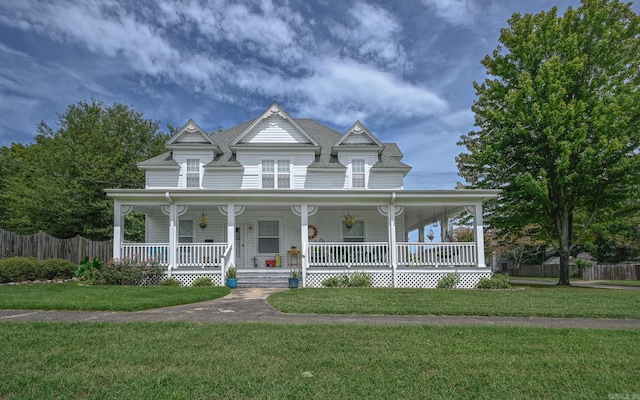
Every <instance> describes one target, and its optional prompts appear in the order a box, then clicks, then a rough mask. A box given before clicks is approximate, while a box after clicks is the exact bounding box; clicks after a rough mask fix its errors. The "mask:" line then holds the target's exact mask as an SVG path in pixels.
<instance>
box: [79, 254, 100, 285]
mask: <svg viewBox="0 0 640 400" xmlns="http://www.w3.org/2000/svg"><path fill="white" fill-rule="evenodd" d="M102 267H103V265H102V263H101V262H100V260H98V257H93V259H92V260H89V256H85V258H84V259H83V260H82V262H81V263H80V264H78V265H76V268H75V271H74V274H75V276H76V277H77V278H78V279H79V280H80V281H81V282H84V283H86V284H91V285H92V284H94V283H95V281H96V279H97V278H98V276H99V274H100V270H101V269H102Z"/></svg>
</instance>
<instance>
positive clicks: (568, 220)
mask: <svg viewBox="0 0 640 400" xmlns="http://www.w3.org/2000/svg"><path fill="white" fill-rule="evenodd" d="M559 222H560V223H559V227H560V229H559V231H560V232H559V235H558V236H559V238H560V243H559V244H560V267H559V269H558V285H570V283H569V271H570V270H571V266H570V262H571V250H570V249H571V244H570V242H571V239H572V236H573V235H572V234H573V232H572V229H573V214H572V213H571V212H567V213H565V214H563V215H562V218H561V220H560V221H559Z"/></svg>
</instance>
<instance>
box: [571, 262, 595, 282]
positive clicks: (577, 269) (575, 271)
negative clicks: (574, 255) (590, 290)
mask: <svg viewBox="0 0 640 400" xmlns="http://www.w3.org/2000/svg"><path fill="white" fill-rule="evenodd" d="M590 266H591V263H590V262H589V261H586V260H583V259H581V258H578V259H576V260H575V261H574V263H573V264H570V265H569V274H570V275H571V277H572V278H579V277H581V276H582V270H583V269H584V268H587V267H590Z"/></svg>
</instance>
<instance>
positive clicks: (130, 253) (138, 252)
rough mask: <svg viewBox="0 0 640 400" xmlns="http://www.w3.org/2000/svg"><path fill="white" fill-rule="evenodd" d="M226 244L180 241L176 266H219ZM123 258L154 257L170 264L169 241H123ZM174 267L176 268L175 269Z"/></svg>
mask: <svg viewBox="0 0 640 400" xmlns="http://www.w3.org/2000/svg"><path fill="white" fill-rule="evenodd" d="M225 248H226V244H209V243H180V244H178V248H177V253H176V257H177V260H176V264H177V265H176V267H175V268H184V267H197V268H205V267H219V266H220V265H221V263H222V255H223V253H224V250H225ZM120 257H121V258H140V259H143V260H144V259H154V260H156V261H157V262H158V263H159V264H160V265H161V266H163V267H167V266H169V243H123V244H122V250H121V255H120ZM175 268H174V269H175Z"/></svg>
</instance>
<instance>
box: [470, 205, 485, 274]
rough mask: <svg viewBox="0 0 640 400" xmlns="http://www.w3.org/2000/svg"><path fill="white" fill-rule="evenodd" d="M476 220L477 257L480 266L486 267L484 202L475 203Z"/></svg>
mask: <svg viewBox="0 0 640 400" xmlns="http://www.w3.org/2000/svg"><path fill="white" fill-rule="evenodd" d="M473 221H474V224H473V225H474V232H473V233H474V236H475V240H476V257H477V263H478V268H486V266H487V265H486V264H485V261H484V234H483V231H484V221H483V219H482V203H476V204H475V215H474V217H473Z"/></svg>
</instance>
